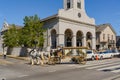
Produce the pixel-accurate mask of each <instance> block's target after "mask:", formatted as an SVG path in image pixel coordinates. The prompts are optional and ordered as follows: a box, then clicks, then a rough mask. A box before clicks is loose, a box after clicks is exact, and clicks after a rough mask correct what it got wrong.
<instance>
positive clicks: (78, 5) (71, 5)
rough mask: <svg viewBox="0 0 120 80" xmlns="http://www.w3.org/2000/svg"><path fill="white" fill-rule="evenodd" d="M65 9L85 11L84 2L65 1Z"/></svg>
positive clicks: (78, 0)
mask: <svg viewBox="0 0 120 80" xmlns="http://www.w3.org/2000/svg"><path fill="white" fill-rule="evenodd" d="M64 9H65V10H68V9H79V10H84V0H64Z"/></svg>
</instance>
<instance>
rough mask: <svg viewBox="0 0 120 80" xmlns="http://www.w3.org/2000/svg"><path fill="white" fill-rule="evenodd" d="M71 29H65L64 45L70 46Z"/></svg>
mask: <svg viewBox="0 0 120 80" xmlns="http://www.w3.org/2000/svg"><path fill="white" fill-rule="evenodd" d="M72 35H73V33H72V31H71V30H70V29H67V30H66V31H65V47H71V46H72Z"/></svg>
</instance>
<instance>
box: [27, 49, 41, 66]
mask: <svg viewBox="0 0 120 80" xmlns="http://www.w3.org/2000/svg"><path fill="white" fill-rule="evenodd" d="M27 51H28V53H29V56H30V63H31V65H34V64H35V63H34V62H35V61H36V63H37V64H40V63H41V65H43V62H42V60H43V53H41V52H39V51H37V50H36V49H30V48H28V49H27Z"/></svg>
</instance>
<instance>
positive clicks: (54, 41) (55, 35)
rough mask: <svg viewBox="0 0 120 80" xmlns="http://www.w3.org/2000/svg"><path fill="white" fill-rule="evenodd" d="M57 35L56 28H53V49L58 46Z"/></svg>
mask: <svg viewBox="0 0 120 80" xmlns="http://www.w3.org/2000/svg"><path fill="white" fill-rule="evenodd" d="M56 37H57V34H56V30H55V29H53V30H52V31H51V43H52V46H51V48H52V49H55V48H56V46H57V38H56Z"/></svg>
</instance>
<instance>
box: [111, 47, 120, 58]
mask: <svg viewBox="0 0 120 80" xmlns="http://www.w3.org/2000/svg"><path fill="white" fill-rule="evenodd" d="M112 53H113V56H115V57H116V56H119V55H120V53H119V52H118V50H117V49H116V50H112Z"/></svg>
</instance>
